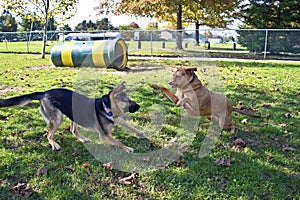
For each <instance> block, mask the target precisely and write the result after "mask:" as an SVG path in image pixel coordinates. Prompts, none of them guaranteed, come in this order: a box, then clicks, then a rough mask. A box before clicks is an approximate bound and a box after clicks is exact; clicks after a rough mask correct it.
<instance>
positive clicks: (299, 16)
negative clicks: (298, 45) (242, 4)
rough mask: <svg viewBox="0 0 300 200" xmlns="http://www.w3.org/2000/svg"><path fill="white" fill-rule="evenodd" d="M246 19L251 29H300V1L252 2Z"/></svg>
mask: <svg viewBox="0 0 300 200" xmlns="http://www.w3.org/2000/svg"><path fill="white" fill-rule="evenodd" d="M244 18H245V20H244V23H245V25H246V26H247V27H250V28H251V27H252V28H272V29H283V28H284V29H285V28H293V29H295V28H300V1H299V0H250V2H249V7H248V8H247V9H246V14H245V17H244Z"/></svg>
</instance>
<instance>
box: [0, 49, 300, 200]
mask: <svg viewBox="0 0 300 200" xmlns="http://www.w3.org/2000/svg"><path fill="white" fill-rule="evenodd" d="M0 59H1V63H0V99H5V98H8V97H13V96H16V95H21V94H27V93H30V92H33V91H44V90H47V89H50V88H56V87H65V88H70V89H75V88H77V90H80V91H83V92H85V93H86V94H87V95H89V96H91V97H94V96H101V95H102V94H104V93H107V92H108V91H109V90H110V89H112V88H113V87H114V86H115V85H117V84H118V83H119V82H121V81H122V80H126V81H127V88H128V92H129V95H130V97H131V98H132V99H134V100H135V101H136V102H137V103H139V104H140V105H141V109H140V110H139V111H138V112H137V113H134V114H132V115H130V117H129V120H130V123H132V124H133V125H134V126H137V127H139V128H141V129H144V130H145V131H146V132H147V134H148V136H149V138H148V139H145V138H136V137H133V136H131V135H130V134H129V132H127V131H125V130H123V129H121V128H116V129H114V131H113V132H112V135H113V136H114V137H115V138H118V139H119V140H120V141H122V142H123V143H125V144H126V145H128V146H131V147H134V148H135V154H134V155H141V157H139V158H140V161H142V162H143V163H145V169H146V167H147V166H150V165H151V164H152V160H151V159H152V157H150V156H148V155H149V154H151V153H154V154H155V152H158V151H159V150H160V149H163V148H164V145H166V144H168V143H169V141H170V140H172V139H173V138H174V137H176V136H177V137H178V138H179V139H183V140H185V141H183V142H189V143H188V144H189V145H188V146H187V147H186V148H184V151H183V152H182V153H183V154H182V155H180V156H178V157H176V159H175V160H173V161H172V159H170V161H171V162H170V163H169V164H168V165H166V166H165V167H163V166H159V165H156V167H157V168H159V169H157V170H153V169H152V170H150V171H147V172H139V173H135V172H136V171H138V168H135V167H136V166H134V165H131V164H132V163H130V160H129V161H128V163H125V166H124V167H123V168H122V169H126V171H122V170H117V169H116V168H118V166H116V165H114V164H115V163H118V159H120V160H122V159H123V160H125V161H126V162H127V160H126V159H128V158H130V157H129V155H127V154H125V153H123V152H120V151H118V149H115V148H111V147H110V146H109V145H107V144H103V143H101V144H99V145H98V146H96V147H99V149H97V150H103V155H102V157H101V156H100V157H101V159H103V160H101V159H99V158H98V159H96V158H95V157H96V156H93V155H92V154H91V153H90V149H89V147H88V146H86V145H84V144H82V143H81V142H79V141H77V140H76V139H75V137H74V136H73V135H72V134H71V133H70V132H69V131H68V127H69V122H70V121H69V120H68V119H66V118H65V119H64V121H63V124H62V125H61V127H60V129H59V130H58V131H57V133H56V135H55V139H56V141H57V142H58V143H59V144H60V146H61V147H62V149H61V151H59V152H53V151H52V150H51V148H50V146H49V145H48V142H47V138H46V137H45V136H44V134H45V133H46V131H47V129H48V128H47V127H46V125H45V122H44V121H43V119H42V117H41V116H40V114H39V111H38V107H39V104H38V102H32V103H30V104H28V105H26V106H23V107H11V108H1V109H0V199H20V198H28V199H299V198H300V185H299V183H300V170H299V169H300V157H299V150H300V145H299V144H300V135H299V128H300V127H299V121H300V110H299V95H300V93H299V91H300V82H299V78H300V77H299V76H300V68H299V66H300V63H299V62H298V63H297V62H293V63H288V62H284V63H273V62H268V63H266V62H215V63H212V62H196V61H182V60H151V59H149V60H133V59H130V57H129V63H128V67H129V68H130V69H131V70H130V71H126V72H119V71H115V70H113V69H102V68H101V69H100V68H96V69H93V68H68V67H54V66H53V65H52V64H51V61H50V58H49V56H47V58H46V59H44V60H42V59H40V56H39V55H27V54H24V55H19V54H0ZM180 66H184V67H197V68H198V72H197V75H198V77H199V78H200V79H201V80H202V81H203V82H204V83H205V84H206V85H207V87H209V88H210V89H212V90H214V91H223V92H224V93H225V94H226V96H227V97H228V98H229V99H230V100H231V102H232V104H233V105H234V106H235V107H242V106H244V107H246V108H248V109H251V110H252V111H253V112H255V113H257V114H260V115H263V116H267V118H266V119H253V118H249V117H245V116H241V115H233V121H234V122H235V124H236V129H237V132H236V134H231V133H230V132H229V131H222V133H221V135H220V137H219V138H218V140H217V143H216V145H215V147H214V148H213V149H212V151H211V153H210V154H208V155H207V156H205V157H204V158H200V157H199V151H200V149H201V146H202V144H203V141H204V139H205V137H206V135H207V129H208V126H207V125H205V124H207V122H208V121H206V119H204V118H202V117H199V118H192V119H191V120H193V121H195V119H196V120H197V122H199V125H198V126H194V127H193V128H192V129H191V130H189V129H185V128H184V127H185V125H186V124H188V123H189V121H184V123H182V119H183V118H182V116H184V113H182V112H181V108H178V107H175V106H174V105H173V104H172V103H171V102H170V101H169V100H168V99H167V98H166V97H165V96H164V95H162V94H160V93H159V92H158V91H154V90H153V89H152V88H151V87H150V86H149V85H150V84H152V83H155V84H160V85H164V86H166V87H168V85H167V82H168V80H170V78H171V76H172V70H173V69H175V68H176V67H180ZM161 119H163V120H161ZM153 122H154V123H153ZM155 122H161V123H155ZM157 125H160V127H157ZM115 152H118V154H117V155H114V153H115ZM144 155H146V156H144ZM156 155H157V154H156ZM118 156H119V157H118ZM170 156H172V155H170ZM158 157H159V156H158ZM99 160H100V161H99ZM162 162H163V161H162ZM154 164H156V163H154ZM111 167H112V168H111ZM130 169H131V170H130Z"/></svg>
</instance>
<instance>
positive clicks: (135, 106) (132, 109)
mask: <svg viewBox="0 0 300 200" xmlns="http://www.w3.org/2000/svg"><path fill="white" fill-rule="evenodd" d="M129 103H130V106H129V112H130V113H134V112H136V111H137V110H138V109H139V108H140V105H139V104H137V103H136V102H134V101H130V102H129Z"/></svg>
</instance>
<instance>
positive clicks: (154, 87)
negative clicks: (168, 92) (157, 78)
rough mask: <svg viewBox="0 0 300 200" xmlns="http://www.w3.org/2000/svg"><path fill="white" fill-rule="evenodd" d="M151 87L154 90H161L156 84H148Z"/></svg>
mask: <svg viewBox="0 0 300 200" xmlns="http://www.w3.org/2000/svg"><path fill="white" fill-rule="evenodd" d="M150 86H151V87H152V88H153V89H156V90H161V89H162V87H160V86H158V85H154V84H151V85H150Z"/></svg>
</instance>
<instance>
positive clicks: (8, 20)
mask: <svg viewBox="0 0 300 200" xmlns="http://www.w3.org/2000/svg"><path fill="white" fill-rule="evenodd" d="M17 27H18V24H17V22H16V19H15V18H14V17H13V16H12V15H11V13H10V12H9V11H8V10H3V11H2V15H1V16H0V31H1V32H15V31H17Z"/></svg>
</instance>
